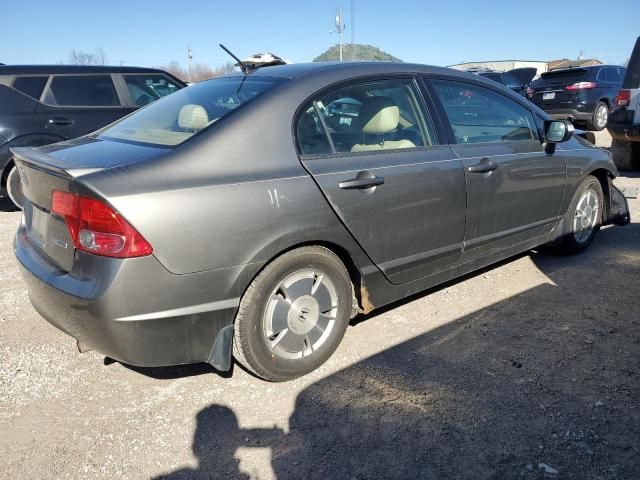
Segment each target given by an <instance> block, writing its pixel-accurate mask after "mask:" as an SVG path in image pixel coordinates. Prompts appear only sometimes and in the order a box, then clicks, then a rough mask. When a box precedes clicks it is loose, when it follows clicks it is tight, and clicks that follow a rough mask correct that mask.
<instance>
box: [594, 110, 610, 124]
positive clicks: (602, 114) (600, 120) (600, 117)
mask: <svg viewBox="0 0 640 480" xmlns="http://www.w3.org/2000/svg"><path fill="white" fill-rule="evenodd" d="M608 116H609V111H608V110H607V107H606V105H600V106H599V107H598V110H597V111H596V125H597V126H598V128H602V127H604V126H605V125H606V124H607V118H608Z"/></svg>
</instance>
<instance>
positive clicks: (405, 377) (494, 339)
mask: <svg viewBox="0 0 640 480" xmlns="http://www.w3.org/2000/svg"><path fill="white" fill-rule="evenodd" d="M616 184H618V185H619V186H623V187H624V186H630V187H634V186H635V187H638V186H640V177H639V176H638V175H623V176H621V177H620V178H618V179H617V180H616ZM629 203H630V207H631V213H632V222H633V223H632V224H631V225H628V226H626V227H624V228H619V227H609V228H605V229H603V230H602V231H601V232H600V233H599V235H598V236H597V238H596V240H595V241H594V243H593V244H592V246H591V247H590V248H589V250H588V251H587V252H585V253H584V254H582V255H579V256H575V257H560V256H555V255H552V254H550V253H546V252H530V253H527V254H523V255H520V256H517V257H515V258H512V259H510V260H508V261H506V262H502V263H501V264H499V265H496V266H493V267H490V268H487V269H484V270H482V271H480V272H477V273H475V274H473V275H469V276H467V277H464V278H462V279H459V280H457V281H454V282H451V283H449V284H446V285H444V286H442V287H440V288H437V289H433V290H430V291H428V292H425V293H423V294H421V295H418V296H415V297H412V298H411V299H409V300H406V301H403V302H399V303H397V304H394V305H393V306H391V307H389V308H385V309H383V310H382V311H381V312H378V313H376V314H373V315H370V316H368V317H367V318H356V319H355V320H354V321H353V322H352V325H351V326H350V328H349V329H348V330H347V333H346V336H345V339H344V341H343V342H342V344H341V346H340V347H339V349H338V351H337V352H336V353H335V354H334V356H333V357H332V358H331V359H330V360H329V361H328V362H327V363H326V364H325V365H324V366H322V367H321V368H320V369H319V370H317V371H316V372H313V373H312V374H310V375H308V376H306V377H304V378H301V379H298V380H295V381H292V382H288V383H283V384H271V383H267V382H264V381H261V380H259V379H257V378H255V377H253V376H251V375H250V374H248V373H246V372H245V371H243V370H242V369H240V368H238V367H237V366H236V367H235V369H234V370H233V372H232V374H231V375H222V374H219V373H218V372H216V371H215V370H213V369H212V368H211V367H208V366H206V365H193V366H181V367H172V368H159V369H140V368H133V367H127V366H125V365H121V364H119V363H113V362H109V361H105V358H104V357H103V356H102V355H100V354H98V353H95V352H89V353H85V354H79V353H78V352H77V350H76V348H75V343H74V341H73V340H72V339H71V338H69V337H67V336H66V335H65V334H63V333H61V332H59V331H58V330H56V329H55V328H54V327H52V326H50V325H49V324H48V323H47V322H45V321H44V320H43V319H41V318H40V317H39V315H38V314H37V313H36V312H35V311H34V310H33V308H32V307H31V305H30V304H29V300H28V297H27V293H26V290H25V287H24V284H23V282H22V280H21V278H20V276H19V273H18V270H17V266H16V260H15V259H14V257H13V253H12V249H11V241H12V237H13V234H14V232H15V229H16V227H17V224H18V222H19V221H20V213H18V212H9V211H0V247H1V248H0V478H7V479H17V478H38V479H63V478H73V479H83V478H87V479H93V478H127V479H138V478H168V479H188V478H221V479H222V478H225V479H228V478H259V479H270V478H292V479H295V478H346V479H352V478H353V479H365V478H403V479H407V478H434V479H442V478H474V479H475V478H500V479H511V478H513V479H539V478H562V479H581V480H583V479H635V478H638V475H639V472H640V296H639V294H640V200H639V199H630V200H629ZM3 206H4V207H5V208H4V210H7V208H6V207H7V205H6V203H5V204H3Z"/></svg>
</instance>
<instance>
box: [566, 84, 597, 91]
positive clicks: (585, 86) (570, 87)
mask: <svg viewBox="0 0 640 480" xmlns="http://www.w3.org/2000/svg"><path fill="white" fill-rule="evenodd" d="M589 88H596V84H595V82H576V83H574V84H573V85H567V86H566V87H564V89H565V90H587V89H589Z"/></svg>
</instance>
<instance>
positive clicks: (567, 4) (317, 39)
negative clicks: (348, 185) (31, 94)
mask: <svg viewBox="0 0 640 480" xmlns="http://www.w3.org/2000/svg"><path fill="white" fill-rule="evenodd" d="M354 1H355V31H354V33H355V40H356V42H357V43H367V44H371V45H375V46H377V47H379V48H381V49H382V50H385V51H387V52H389V53H391V54H392V55H395V56H396V57H399V58H401V59H402V60H405V61H411V62H418V63H426V64H432V65H450V64H453V63H459V62H461V61H482V60H502V59H505V60H506V59H519V60H552V59H556V58H563V57H567V58H573V59H575V58H577V57H578V55H579V53H580V51H581V50H582V51H583V52H584V55H585V56H586V57H595V58H598V59H600V60H602V61H604V62H605V63H614V64H620V63H622V62H624V61H625V60H626V59H627V58H628V56H629V54H630V52H631V49H632V47H633V43H634V42H635V39H636V37H637V36H639V35H640V0H611V1H606V2H603V1H598V2H596V1H592V0H580V1H555V2H551V1H547V0H538V1H535V2H522V1H509V2H506V1H505V2H503V1H481V2H478V1H473V0H457V1H445V2H433V1H418V0H394V1H392V2H389V1H384V2H383V1H379V0H354ZM5 2H6V3H5ZM1 4H4V5H3V6H1V7H0V11H1V12H2V27H1V31H2V41H1V42H0V62H3V63H11V64H27V63H59V62H65V63H66V62H68V60H69V52H70V50H71V49H72V48H76V49H82V50H86V51H89V52H92V51H94V50H95V49H96V48H97V47H101V48H103V49H104V51H105V52H106V55H107V61H108V63H109V64H114V65H115V64H120V62H123V64H125V65H141V66H160V65H166V64H167V63H168V62H170V61H172V60H177V61H179V62H181V63H182V64H183V65H186V57H187V45H188V44H190V45H191V47H192V51H193V55H194V59H193V61H194V62H202V63H208V64H210V65H211V66H215V65H218V64H222V63H225V62H227V61H229V58H228V57H227V56H226V54H225V53H224V52H222V50H220V48H219V47H218V43H224V44H225V45H227V47H229V48H230V49H231V50H232V51H234V52H236V53H237V54H238V55H239V56H240V57H246V56H248V55H250V54H252V53H256V52H273V53H275V54H277V55H280V56H281V57H283V58H286V59H288V60H291V61H294V62H303V61H311V60H312V59H313V58H314V57H315V56H316V55H318V54H320V53H322V52H323V51H324V50H326V49H327V48H328V47H329V46H330V45H332V44H335V43H337V42H338V36H337V35H336V34H334V33H330V31H331V30H332V29H334V17H335V10H336V8H337V7H338V6H339V5H342V7H343V9H344V17H345V22H346V31H345V35H344V38H345V41H350V40H351V18H350V17H351V16H350V12H351V2H350V0H343V1H342V3H340V2H339V1H337V0H336V1H328V2H326V1H325V2H322V1H313V2H312V1H304V0H297V1H290V0H286V1H284V0H283V1H264V0H263V1H242V0H227V1H217V0H210V1H196V0H193V1H189V2H186V1H182V2H181V1H176V0H174V1H166V0H156V1H153V2H148V1H144V0H137V1H135V2H134V1H121V0H110V1H108V2H106V1H105V2H93V1H88V0H84V1H76V0H71V1H60V2H43V1H32V0H21V1H18V2H16V1H12V2H9V0H0V5H1Z"/></svg>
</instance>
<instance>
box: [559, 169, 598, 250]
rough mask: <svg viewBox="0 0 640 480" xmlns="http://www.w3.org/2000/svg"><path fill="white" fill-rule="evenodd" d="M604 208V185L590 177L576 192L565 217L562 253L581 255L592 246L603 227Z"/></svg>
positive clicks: (561, 242) (561, 244) (560, 246)
mask: <svg viewBox="0 0 640 480" xmlns="http://www.w3.org/2000/svg"><path fill="white" fill-rule="evenodd" d="M603 206H604V194H603V193H602V185H600V181H599V180H598V179H597V178H596V177H594V176H592V175H589V176H587V177H586V178H585V179H584V180H583V181H582V183H581V184H580V186H579V187H578V189H577V190H576V193H575V195H574V196H573V200H572V201H571V205H570V206H569V211H568V213H567V215H566V216H565V225H566V227H565V234H564V236H563V237H562V239H561V241H560V245H559V246H558V249H559V251H560V252H561V253H564V254H568V255H572V254H576V253H580V252H582V251H583V250H584V249H586V248H587V247H588V246H589V245H590V244H591V242H592V241H593V239H594V237H595V236H596V234H597V233H598V231H599V230H600V226H601V225H602V211H603V210H602V209H603Z"/></svg>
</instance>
